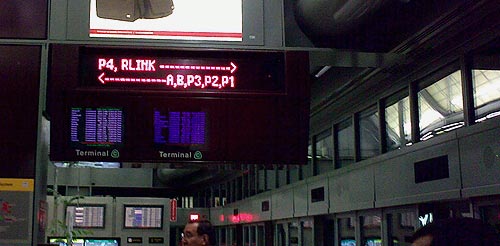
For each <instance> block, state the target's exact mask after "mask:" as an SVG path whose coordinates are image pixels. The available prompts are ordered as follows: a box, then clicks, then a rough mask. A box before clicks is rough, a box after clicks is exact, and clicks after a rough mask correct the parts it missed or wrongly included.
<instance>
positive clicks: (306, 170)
mask: <svg viewBox="0 0 500 246" xmlns="http://www.w3.org/2000/svg"><path fill="white" fill-rule="evenodd" d="M312 156H313V152H312V144H311V141H309V145H308V146H307V165H303V166H300V172H301V174H300V176H301V179H306V178H308V177H311V176H312Z"/></svg>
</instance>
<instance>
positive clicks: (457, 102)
mask: <svg viewBox="0 0 500 246" xmlns="http://www.w3.org/2000/svg"><path fill="white" fill-rule="evenodd" d="M460 76H461V74H460V71H456V72H454V73H452V74H450V75H448V76H446V77H445V78H443V79H441V80H439V81H437V82H435V83H434V84H432V85H430V86H428V87H426V88H424V89H422V90H420V91H419V92H418V113H419V120H420V122H419V128H420V139H421V140H422V141H425V140H427V139H430V138H432V137H434V136H436V135H439V134H442V133H445V132H449V131H451V130H454V129H457V128H460V127H462V126H464V122H463V120H464V114H463V100H462V85H461V82H460V81H461V80H460V78H461V77H460Z"/></svg>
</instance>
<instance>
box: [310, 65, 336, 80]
mask: <svg viewBox="0 0 500 246" xmlns="http://www.w3.org/2000/svg"><path fill="white" fill-rule="evenodd" d="M331 67H332V66H324V67H323V68H322V69H321V70H319V71H318V72H317V73H316V74H315V75H314V77H316V78H319V77H321V76H322V75H323V74H325V73H326V72H327V71H328V70H329V69H330V68H331Z"/></svg>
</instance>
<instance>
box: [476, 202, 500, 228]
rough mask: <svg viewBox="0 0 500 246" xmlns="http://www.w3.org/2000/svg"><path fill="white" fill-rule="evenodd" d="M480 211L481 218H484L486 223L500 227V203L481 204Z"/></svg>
mask: <svg viewBox="0 0 500 246" xmlns="http://www.w3.org/2000/svg"><path fill="white" fill-rule="evenodd" d="M479 213H480V216H481V220H483V221H484V222H485V223H488V224H490V225H492V226H493V227H495V228H500V218H499V216H498V215H499V214H500V205H498V204H495V205H484V206H480V207H479ZM497 231H498V229H497ZM499 234H500V232H499Z"/></svg>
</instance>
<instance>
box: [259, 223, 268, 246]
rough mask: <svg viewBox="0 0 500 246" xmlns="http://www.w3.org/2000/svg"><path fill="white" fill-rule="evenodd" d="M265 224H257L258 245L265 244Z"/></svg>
mask: <svg viewBox="0 0 500 246" xmlns="http://www.w3.org/2000/svg"><path fill="white" fill-rule="evenodd" d="M264 233H265V231H264V226H261V225H259V226H257V246H261V245H262V246H263V245H265V243H266V241H265V235H264Z"/></svg>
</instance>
